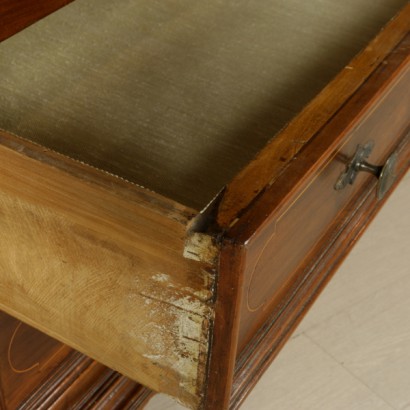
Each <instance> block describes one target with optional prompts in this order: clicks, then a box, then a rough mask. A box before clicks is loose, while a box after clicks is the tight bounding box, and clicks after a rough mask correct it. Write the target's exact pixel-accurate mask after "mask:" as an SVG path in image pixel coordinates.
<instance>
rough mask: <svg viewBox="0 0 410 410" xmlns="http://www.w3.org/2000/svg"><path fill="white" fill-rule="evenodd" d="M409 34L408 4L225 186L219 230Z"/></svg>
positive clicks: (234, 218) (284, 166)
mask: <svg viewBox="0 0 410 410" xmlns="http://www.w3.org/2000/svg"><path fill="white" fill-rule="evenodd" d="M409 30H410V4H408V5H407V6H406V7H405V8H404V9H403V11H402V12H401V13H400V14H399V15H398V16H397V18H396V19H394V20H393V21H392V22H390V23H389V24H388V26H387V27H386V28H385V29H384V30H383V31H382V32H381V33H380V34H379V35H378V36H377V37H376V38H375V39H374V40H373V41H372V42H371V43H370V44H369V45H368V46H367V47H366V48H365V49H364V50H363V51H362V52H361V53H360V54H359V55H358V56H357V57H355V58H354V59H353V60H352V61H351V62H350V63H349V64H348V65H347V66H346V67H345V69H344V70H343V71H341V72H340V74H339V75H337V76H336V77H335V78H334V79H333V80H332V81H331V82H330V83H329V85H327V86H326V88H325V89H324V90H323V91H322V92H321V93H320V94H319V95H318V96H317V97H315V98H314V99H313V100H312V102H311V103H310V104H308V105H307V106H306V107H305V108H304V109H303V111H302V112H301V113H300V114H299V115H298V116H297V117H295V118H294V119H293V120H292V122H291V123H290V124H289V125H288V126H287V127H286V128H285V129H284V130H283V131H282V132H280V133H279V134H278V135H276V137H275V138H274V139H272V141H271V142H270V143H268V144H267V145H266V146H265V147H264V148H263V150H262V151H261V152H260V153H259V154H258V155H257V157H256V158H255V159H254V160H253V161H251V162H250V163H249V164H248V165H247V166H246V167H245V168H244V169H243V170H242V171H241V172H239V173H238V174H237V175H236V176H235V178H234V179H233V181H232V182H230V183H229V184H228V186H227V188H226V190H225V194H224V198H223V199H222V201H221V203H220V206H219V212H218V223H219V225H220V226H221V227H224V228H227V227H229V226H230V225H231V224H232V223H235V220H236V218H237V217H238V215H240V214H241V212H243V211H244V210H245V209H246V207H247V206H248V205H249V204H250V203H251V202H252V201H253V199H254V198H255V197H256V196H257V195H258V194H259V193H260V192H261V191H263V189H264V188H265V187H267V186H268V185H269V184H272V183H273V182H274V181H275V179H276V178H277V177H278V176H279V175H280V174H281V172H282V171H283V170H284V169H285V168H286V166H287V165H288V164H289V163H290V162H291V161H292V159H293V158H295V157H296V156H297V154H298V152H300V150H301V149H302V148H303V147H304V146H305V144H306V143H307V142H309V141H310V140H311V139H312V138H313V137H314V136H315V135H316V134H317V132H319V131H320V129H321V128H322V127H323V126H324V125H325V124H326V123H327V122H328V121H329V120H330V119H331V118H332V116H333V115H335V114H336V113H337V111H338V110H339V109H340V108H341V107H342V106H343V104H344V103H345V102H346V101H347V100H348V99H349V98H350V97H351V96H352V95H353V94H354V93H355V91H357V89H358V88H359V87H360V86H361V85H362V84H363V82H364V81H366V79H367V78H368V77H369V76H370V75H371V73H372V72H373V71H374V70H375V68H376V67H377V65H378V64H379V63H380V62H381V61H383V59H385V58H386V56H387V55H388V54H389V53H390V52H391V51H392V50H393V49H394V48H395V47H396V46H397V44H398V43H399V42H400V40H402V39H403V37H404V36H405V35H406V34H407V33H408V32H409Z"/></svg>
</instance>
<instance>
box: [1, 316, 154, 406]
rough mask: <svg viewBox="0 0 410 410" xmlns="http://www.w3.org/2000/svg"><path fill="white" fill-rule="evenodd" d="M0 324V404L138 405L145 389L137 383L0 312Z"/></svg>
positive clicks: (145, 397) (146, 391)
mask: <svg viewBox="0 0 410 410" xmlns="http://www.w3.org/2000/svg"><path fill="white" fill-rule="evenodd" d="M0 326H1V334H0V387H1V388H0V408H1V409H2V410H15V409H20V410H23V409H25V410H43V409H44V410H46V409H47V410H49V409H53V410H57V409H67V408H70V409H73V410H74V409H77V410H84V409H86V408H87V409H91V408H93V409H94V408H95V409H97V408H98V409H103V408H104V409H105V408H107V409H108V408H109V409H118V410H122V409H124V408H131V407H132V408H137V407H140V406H141V405H143V404H144V403H145V402H146V401H147V400H148V398H149V397H150V395H151V392H150V391H149V390H147V389H144V388H143V387H142V386H140V385H138V384H136V383H134V382H132V381H130V380H129V379H127V378H125V377H122V376H120V375H119V374H118V373H115V372H114V371H113V370H110V369H108V368H106V367H104V366H102V365H100V364H98V363H96V362H94V361H92V360H91V359H89V358H87V357H86V356H83V355H81V354H80V353H78V352H75V351H74V350H72V349H70V348H69V347H68V346H66V345H63V344H62V343H60V342H58V341H57V340H55V339H52V338H50V337H49V336H46V335H45V334H44V333H41V332H39V331H38V330H36V329H33V328H32V327H30V326H27V325H26V324H24V323H22V322H20V321H19V320H17V319H14V318H12V317H11V316H9V315H7V314H5V313H3V312H1V313H0ZM127 406H128V407H127Z"/></svg>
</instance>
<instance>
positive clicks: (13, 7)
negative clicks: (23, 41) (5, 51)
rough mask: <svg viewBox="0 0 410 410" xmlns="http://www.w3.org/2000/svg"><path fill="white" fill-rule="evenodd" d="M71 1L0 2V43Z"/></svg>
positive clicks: (13, 0) (16, 0)
mask: <svg viewBox="0 0 410 410" xmlns="http://www.w3.org/2000/svg"><path fill="white" fill-rule="evenodd" d="M71 1H72V0H36V1H32V0H1V1H0V42H1V41H3V40H5V39H6V38H8V37H10V36H12V35H13V34H16V33H17V32H19V31H20V30H23V29H24V28H25V27H27V26H29V25H30V24H33V23H35V22H36V21H38V20H40V19H41V18H43V17H45V16H47V15H48V14H50V13H52V12H54V11H56V10H58V9H59V8H61V7H63V6H65V5H66V4H68V3H70V2H71Z"/></svg>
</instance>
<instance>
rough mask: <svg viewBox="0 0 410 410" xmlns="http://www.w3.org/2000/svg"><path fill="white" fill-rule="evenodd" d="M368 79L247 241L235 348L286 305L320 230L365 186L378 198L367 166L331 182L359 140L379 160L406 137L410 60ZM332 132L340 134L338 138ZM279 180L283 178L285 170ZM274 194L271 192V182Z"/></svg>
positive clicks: (336, 220)
mask: <svg viewBox="0 0 410 410" xmlns="http://www.w3.org/2000/svg"><path fill="white" fill-rule="evenodd" d="M379 71H380V73H379V76H380V77H383V76H384V75H386V73H384V71H383V69H381V70H379ZM377 83H378V81H377V79H376V81H375V84H377ZM379 83H380V81H379ZM371 84H372V83H371V82H370V84H368V85H366V87H367V91H366V92H368V93H370V94H372V97H371V98H368V99H367V100H363V99H362V97H361V94H360V93H359V94H358V95H357V96H355V98H354V99H353V100H352V101H350V102H349V103H348V106H347V107H344V108H343V110H344V111H343V110H342V111H341V112H340V113H339V114H338V115H337V116H336V117H335V118H334V119H333V120H332V121H331V122H330V123H329V124H328V126H327V127H326V128H325V129H323V130H322V132H321V134H320V135H319V136H318V138H319V140H318V141H326V139H328V141H335V143H334V144H328V145H327V146H326V144H324V145H320V147H322V148H323V147H324V146H326V149H324V150H323V152H321V153H320V154H319V155H318V154H317V153H315V145H312V146H311V147H309V149H310V151H309V149H307V151H306V152H304V153H302V155H304V158H306V161H314V165H313V166H312V167H311V168H310V169H311V172H310V173H308V174H307V175H305V178H302V180H300V181H299V183H298V186H296V187H295V189H293V190H292V191H291V192H290V193H289V195H287V196H286V197H285V200H283V201H282V202H280V203H279V204H278V205H277V206H276V208H274V209H275V210H274V212H272V213H271V214H270V215H269V216H268V217H267V219H266V220H265V221H264V223H263V224H262V225H261V227H260V228H259V230H258V231H257V232H256V234H254V235H253V237H252V238H251V239H250V240H249V241H247V243H246V262H245V264H246V267H245V270H244V271H245V278H244V281H245V285H244V296H243V307H242V312H241V323H240V335H239V347H240V349H241V348H242V347H243V346H244V345H245V344H246V343H247V342H248V341H249V340H250V338H251V337H252V336H253V335H254V333H255V332H256V330H257V329H258V328H259V327H260V326H261V323H263V322H264V320H266V318H267V317H268V316H270V317H272V312H273V311H274V310H277V313H278V315H279V314H280V313H281V311H282V310H283V309H284V308H285V305H286V301H288V300H289V298H290V297H291V294H292V292H294V291H295V289H296V288H297V286H298V284H300V283H301V282H302V281H303V280H304V276H303V271H304V267H306V266H307V265H309V263H311V261H312V260H314V258H315V256H316V255H318V252H319V251H320V252H323V249H324V247H326V246H328V245H329V246H330V243H329V244H327V243H326V241H324V238H329V237H331V236H329V233H330V232H332V231H334V232H336V231H338V230H339V231H340V229H342V227H341V224H342V223H343V220H346V215H344V213H346V209H347V208H348V207H349V209H351V204H352V202H354V201H355V200H357V198H358V196H360V194H362V193H363V191H364V190H368V191H369V194H370V195H372V196H374V198H375V201H376V200H377V199H376V188H377V181H378V180H377V178H376V177H375V176H373V175H371V174H370V173H367V172H360V173H358V174H357V177H356V178H355V181H354V183H353V184H352V185H350V184H347V185H346V186H345V187H344V188H343V189H340V190H337V189H336V188H335V185H336V182H337V181H338V179H339V177H340V176H341V174H343V173H344V172H345V171H346V167H347V164H348V163H349V162H350V161H351V160H352V158H353V157H354V155H355V153H356V152H357V150H358V147H359V146H364V145H365V144H366V143H370V144H371V145H373V146H374V147H373V149H372V150H371V153H370V155H369V156H368V158H367V161H368V162H369V163H372V164H375V165H382V164H384V163H385V162H386V160H387V158H388V157H389V156H391V155H392V153H393V152H394V150H395V147H396V146H397V145H398V142H399V141H402V140H403V138H406V137H405V135H406V133H407V130H408V127H409V125H410V64H409V63H408V61H407V64H406V63H404V64H401V65H400V67H399V68H398V70H397V71H396V72H395V75H394V76H390V78H389V80H388V81H385V82H384V83H383V84H382V85H383V86H382V87H380V88H378V89H376V90H374V89H371ZM362 92H363V90H362ZM363 94H365V93H364V92H363ZM366 95H368V94H366ZM349 110H350V111H355V112H356V115H355V117H354V119H353V120H351V121H350V122H349V124H348V126H346V124H345V122H346V118H345V117H346V116H345V115H344V114H343V112H345V113H346V112H348V111H349ZM336 133H338V134H340V137H338V138H335V137H334V136H335V135H337V134H336ZM300 162H301V163H302V160H301V161H300ZM295 167H296V168H297V167H298V164H297V161H295ZM288 171H289V170H288ZM296 172H297V170H296ZM279 182H280V183H282V184H285V185H286V180H284V179H283V178H282V181H278V183H279ZM271 188H272V189H273V188H274V187H271ZM339 188H340V187H339ZM271 195H275V192H274V191H273V190H272V194H271ZM324 242H325V243H324Z"/></svg>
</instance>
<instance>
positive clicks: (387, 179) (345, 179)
mask: <svg viewBox="0 0 410 410" xmlns="http://www.w3.org/2000/svg"><path fill="white" fill-rule="evenodd" d="M373 147H374V142H373V141H369V142H367V143H366V144H365V145H358V147H357V150H356V153H355V155H354V156H353V158H352V159H351V161H350V162H349V163H348V164H347V165H346V169H345V171H344V172H342V174H341V175H340V177H339V178H338V180H337V182H336V184H335V189H336V191H340V190H342V189H344V188H345V187H346V185H348V184H350V185H353V183H354V181H355V180H356V177H357V175H358V173H359V172H368V173H370V174H372V175H374V176H375V177H377V178H378V179H379V182H378V184H377V198H378V199H382V198H383V197H384V195H385V194H386V192H387V191H389V189H390V188H391V186H392V185H393V183H394V181H395V180H396V175H395V168H396V164H397V154H396V153H393V154H392V155H390V157H389V158H388V159H387V161H386V163H385V164H384V165H372V164H369V163H368V162H367V161H366V159H367V158H368V157H369V155H370V153H371V152H372V150H373Z"/></svg>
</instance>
